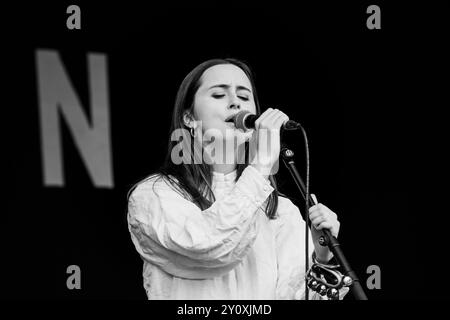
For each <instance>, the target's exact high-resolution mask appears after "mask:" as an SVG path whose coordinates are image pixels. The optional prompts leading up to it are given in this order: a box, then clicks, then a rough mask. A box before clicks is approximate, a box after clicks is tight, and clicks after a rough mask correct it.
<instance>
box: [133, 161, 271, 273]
mask: <svg viewBox="0 0 450 320" xmlns="http://www.w3.org/2000/svg"><path fill="white" fill-rule="evenodd" d="M272 191H273V188H272V187H271V186H270V183H269V182H268V181H267V180H266V179H264V178H263V177H262V176H261V174H260V173H259V172H258V171H257V170H256V169H254V168H253V167H251V166H249V167H247V168H246V169H245V170H244V171H243V172H242V175H241V177H240V178H239V180H238V181H237V182H236V184H235V186H234V188H233V189H232V190H231V192H230V193H228V194H227V195H226V196H224V197H223V198H221V199H220V200H217V201H215V202H214V203H213V204H212V205H211V207H209V208H208V209H206V210H203V211H202V210H201V209H199V208H198V207H197V206H196V205H195V204H194V203H193V202H191V201H189V200H187V199H186V198H184V197H183V196H182V195H181V194H179V193H178V192H176V191H175V190H174V189H173V187H171V186H170V185H169V184H168V183H167V182H166V181H165V180H164V179H154V180H153V181H150V182H147V183H143V184H140V185H139V186H138V187H137V188H136V189H135V190H134V191H133V192H132V193H131V195H130V197H129V202H128V215H127V218H128V228H129V231H130V234H131V238H132V241H133V243H134V245H135V247H136V250H137V251H138V252H139V254H140V255H141V257H142V258H143V259H144V260H146V261H148V262H150V263H153V264H155V265H157V266H159V267H160V268H162V269H163V270H164V271H165V272H167V273H169V274H172V275H174V276H177V277H181V278H187V279H207V278H213V277H216V276H220V275H223V274H225V273H227V272H229V271H230V270H231V269H232V268H233V267H235V266H236V265H237V264H238V263H239V262H240V261H241V260H242V259H243V257H244V256H245V254H246V253H247V252H248V250H249V249H250V247H251V246H252V244H253V243H254V241H255V239H256V235H257V219H256V214H257V213H258V210H259V208H260V206H261V205H262V204H263V203H264V201H265V200H266V199H267V197H268V196H269V195H270V193H271V192H272ZM261 213H262V211H261V212H260V214H261Z"/></svg>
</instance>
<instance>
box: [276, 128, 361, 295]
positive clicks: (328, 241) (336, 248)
mask: <svg viewBox="0 0 450 320" xmlns="http://www.w3.org/2000/svg"><path fill="white" fill-rule="evenodd" d="M300 129H301V130H302V132H303V136H304V139H305V149H306V165H307V167H306V169H307V170H306V171H307V172H306V173H307V177H306V179H307V180H306V186H305V184H304V183H303V181H302V179H301V177H300V174H299V173H298V170H297V167H296V166H295V162H294V152H293V151H292V150H290V149H288V148H287V147H286V146H284V145H283V147H282V149H281V157H282V159H283V162H284V164H285V166H286V167H287V169H288V170H289V172H290V174H291V176H292V178H293V179H294V182H295V184H296V185H297V187H298V189H299V191H300V194H301V195H302V197H303V199H304V200H305V221H306V229H307V230H306V244H305V251H306V254H307V255H308V231H309V229H308V228H309V224H310V223H309V203H310V201H312V198H311V195H310V194H309V148H308V138H307V136H306V132H305V130H304V129H303V127H302V126H300ZM319 243H320V245H322V246H328V248H329V249H330V251H331V252H332V253H333V255H334V257H335V259H336V260H337V261H338V263H339V264H340V265H341V266H342V269H343V270H344V274H345V275H346V276H348V277H350V278H351V280H352V284H351V291H352V293H353V296H354V297H355V299H356V300H367V296H366V294H365V292H364V290H363V288H362V286H361V283H360V282H359V279H358V277H357V275H356V273H355V272H354V271H353V270H352V268H351V267H350V264H349V262H348V261H347V259H346V258H345V256H344V253H343V252H342V249H341V247H340V244H339V242H338V240H337V239H336V238H335V237H334V236H333V235H332V234H331V232H330V230H328V229H324V230H323V235H322V237H321V238H320V239H319ZM308 264H309V257H308V256H307V257H306V270H308V269H309V266H308ZM305 275H306V272H305ZM305 281H306V280H305ZM305 300H308V286H307V285H305Z"/></svg>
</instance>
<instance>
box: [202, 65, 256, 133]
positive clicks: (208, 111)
mask: <svg viewBox="0 0 450 320" xmlns="http://www.w3.org/2000/svg"><path fill="white" fill-rule="evenodd" d="M200 83H201V85H200V87H199V89H198V90H197V92H196V93H195V97H194V118H195V120H197V121H201V125H202V131H203V133H204V135H203V140H204V141H208V140H210V138H211V136H215V135H217V134H221V135H222V137H223V139H226V140H227V139H230V138H233V139H234V136H237V137H238V141H239V140H241V139H239V138H242V139H244V140H245V139H247V138H248V137H249V134H248V133H246V134H244V133H243V132H242V131H240V130H237V129H236V128H235V126H234V124H233V123H232V122H226V120H227V119H229V117H230V116H233V115H234V114H236V113H238V112H239V111H242V110H247V111H250V112H251V113H254V114H256V106H255V101H254V99H253V88H252V86H251V83H250V80H249V79H248V77H247V75H246V74H245V73H244V71H243V70H242V69H241V68H239V67H237V66H235V65H233V64H219V65H215V66H212V67H210V68H208V69H206V70H205V72H204V73H203V75H202V77H201V78H200ZM211 129H212V130H211Z"/></svg>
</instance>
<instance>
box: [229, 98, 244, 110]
mask: <svg viewBox="0 0 450 320" xmlns="http://www.w3.org/2000/svg"><path fill="white" fill-rule="evenodd" d="M228 109H236V110H239V109H241V104H240V102H239V99H238V98H237V97H236V96H233V97H232V98H231V100H230V104H229V105H228Z"/></svg>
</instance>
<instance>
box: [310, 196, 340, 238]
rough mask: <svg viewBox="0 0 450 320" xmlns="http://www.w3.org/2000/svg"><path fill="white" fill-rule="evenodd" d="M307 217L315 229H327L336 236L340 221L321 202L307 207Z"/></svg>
mask: <svg viewBox="0 0 450 320" xmlns="http://www.w3.org/2000/svg"><path fill="white" fill-rule="evenodd" d="M309 219H310V220H311V224H312V225H313V226H314V228H315V229H316V230H322V229H329V230H330V232H331V233H332V234H333V236H335V237H337V234H338V232H339V227H340V222H339V221H338V219H337V215H336V214H335V213H334V212H333V211H331V210H330V209H328V208H327V207H326V206H324V205H323V204H320V203H319V204H317V205H314V206H312V207H311V208H310V209H309Z"/></svg>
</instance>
